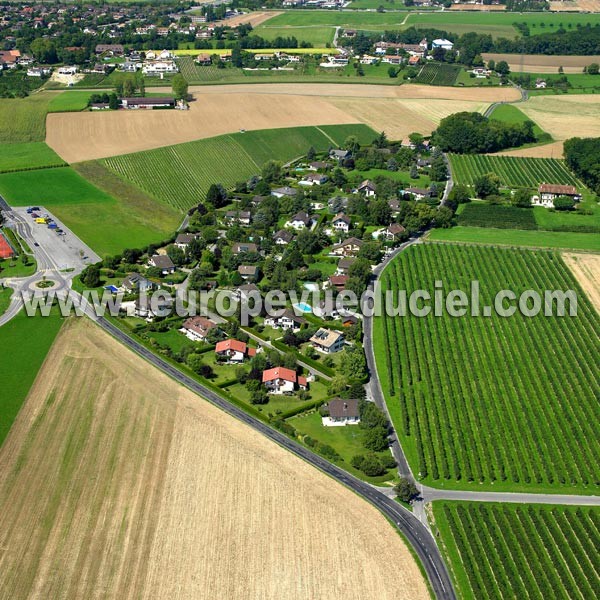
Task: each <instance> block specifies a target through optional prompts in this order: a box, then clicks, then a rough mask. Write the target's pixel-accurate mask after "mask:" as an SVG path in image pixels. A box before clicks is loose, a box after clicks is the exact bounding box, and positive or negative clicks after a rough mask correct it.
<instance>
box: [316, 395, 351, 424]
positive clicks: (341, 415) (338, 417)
mask: <svg viewBox="0 0 600 600" xmlns="http://www.w3.org/2000/svg"><path fill="white" fill-rule="evenodd" d="M325 409H326V411H327V412H328V413H329V415H328V416H324V417H323V425H325V427H336V426H340V425H357V424H358V423H360V412H359V410H358V400H356V399H349V400H342V399H341V398H333V399H332V400H330V401H329V402H328V403H327V405H326V406H325Z"/></svg>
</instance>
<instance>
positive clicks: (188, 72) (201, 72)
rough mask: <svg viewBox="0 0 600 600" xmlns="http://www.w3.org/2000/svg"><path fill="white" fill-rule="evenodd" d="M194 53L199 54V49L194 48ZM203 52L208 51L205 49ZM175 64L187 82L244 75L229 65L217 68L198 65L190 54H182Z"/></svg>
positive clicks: (217, 79)
mask: <svg viewBox="0 0 600 600" xmlns="http://www.w3.org/2000/svg"><path fill="white" fill-rule="evenodd" d="M194 52H195V53H196V54H200V52H202V51H201V50H195V51H194ZM205 52H210V51H208V50H206V51H205ZM177 65H178V66H179V70H180V71H181V74H182V75H183V76H184V77H185V78H186V80H187V81H188V82H189V83H201V82H204V81H211V82H218V81H227V80H230V79H241V78H243V77H244V71H242V69H236V68H234V67H229V68H227V69H217V67H215V66H213V65H210V66H200V65H197V64H196V63H195V62H194V59H193V58H192V57H191V56H182V57H180V58H178V59H177Z"/></svg>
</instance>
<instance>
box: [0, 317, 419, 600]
mask: <svg viewBox="0 0 600 600" xmlns="http://www.w3.org/2000/svg"><path fill="white" fill-rule="evenodd" d="M0 573H2V575H1V576H0V597H1V598H11V600H19V599H25V598H118V599H119V600H121V599H129V598H131V599H133V598H136V599H137V598H148V599H152V600H157V599H163V598H164V599H169V600H171V599H173V598H177V599H183V600H185V599H190V600H191V599H194V600H202V599H206V600H215V599H217V598H222V599H228V600H231V599H233V600H236V599H240V600H248V599H251V598H252V599H254V598H256V599H258V598H260V599H262V600H271V599H272V600H291V599H298V600H300V599H302V600H306V599H311V600H335V599H337V598H339V599H344V600H363V599H364V598H377V599H383V600H387V599H389V600H398V599H405V600H409V599H410V600H418V599H421V598H422V599H426V598H429V595H428V592H427V588H426V585H425V583H424V580H423V578H422V575H421V572H420V570H419V569H418V567H417V565H416V563H415V561H414V559H413V558H412V555H411V554H410V552H409V551H408V549H407V548H406V546H405V545H404V543H403V541H402V539H401V537H400V536H398V535H397V534H396V532H395V531H394V530H393V529H392V527H391V526H390V525H389V524H388V523H387V521H386V520H385V519H384V518H383V516H381V515H380V514H379V513H378V512H377V511H376V510H375V509H374V508H372V507H371V506H370V505H368V504H367V503H365V502H363V501H362V500H361V499H360V498H358V497H357V496H355V495H354V494H353V493H352V492H350V491H349V490H347V489H346V488H344V487H342V486H340V485H338V484H337V483H336V482H334V481H333V480H331V479H330V478H328V477H326V476H325V475H323V474H321V473H320V472H319V471H317V470H315V469H313V468H312V467H310V466H309V465H308V464H306V463H304V462H303V461H301V460H300V459H298V458H296V457H294V456H293V455H292V454H290V453H288V452H286V451H285V450H283V449H282V448H280V447H279V446H277V445H276V444H273V443H271V442H269V441H268V440H267V439H266V438H264V437H263V436H261V435H260V434H258V433H257V432H254V431H253V430H252V429H250V428H248V427H247V426H245V425H243V424H241V423H239V422H238V421H236V420H234V419H233V418H231V417H229V416H227V415H226V414H224V413H222V412H221V411H219V410H218V409H216V408H214V407H213V406H211V405H210V404H208V403H207V402H205V401H204V400H202V399H201V398H199V397H198V396H195V395H194V394H192V393H191V392H189V391H187V390H185V389H183V388H181V387H179V386H178V385H177V384H175V383H174V382H173V381H172V380H171V379H169V378H168V377H166V376H165V375H162V374H161V373H160V372H158V371H155V370H154V369H153V368H152V367H150V365H148V364H147V363H145V362H144V361H143V360H142V359H141V358H139V357H137V356H136V355H134V354H133V353H131V352H130V351H128V350H126V349H125V348H124V347H123V346H121V345H120V344H119V343H118V342H116V341H115V340H114V339H113V338H111V337H110V336H108V335H106V334H105V333H104V332H102V331H101V330H100V329H99V328H97V327H96V326H95V325H93V324H92V323H91V322H89V321H84V320H81V319H78V320H76V321H75V320H74V319H73V320H72V321H70V322H68V323H67V324H66V326H65V327H64V328H63V330H62V331H61V333H60V334H59V336H58V338H57V340H56V342H55V344H54V346H53V348H52V350H51V352H50V354H49V356H48V358H47V360H46V362H45V364H44V366H43V368H42V370H41V372H40V374H39V376H38V378H37V380H36V382H35V384H34V386H33V388H32V390H31V393H30V395H29V397H28V399H27V401H26V402H25V404H24V406H23V408H22V410H21V412H20V414H19V416H18V418H17V420H16V422H15V424H14V426H13V428H12V430H11V432H10V434H9V436H8V438H7V440H6V442H5V443H4V445H3V446H2V449H1V450H0Z"/></svg>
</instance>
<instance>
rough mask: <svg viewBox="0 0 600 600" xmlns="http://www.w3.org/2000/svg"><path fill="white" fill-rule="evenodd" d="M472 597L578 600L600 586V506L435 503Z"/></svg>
mask: <svg viewBox="0 0 600 600" xmlns="http://www.w3.org/2000/svg"><path fill="white" fill-rule="evenodd" d="M433 515H434V518H435V524H436V526H437V528H438V530H439V533H440V535H441V541H442V549H443V551H445V554H446V556H447V559H448V562H449V563H450V569H451V572H452V574H453V577H454V581H455V584H456V587H457V588H458V589H457V591H458V594H459V597H460V598H463V599H464V600H487V599H494V600H501V599H508V598H531V599H535V600H546V599H547V598H553V599H555V600H559V599H560V600H571V599H573V598H582V599H583V598H586V599H587V598H595V597H597V595H598V593H597V592H598V590H599V589H600V558H599V554H598V548H599V547H600V508H598V507H576V506H552V505H541V504H530V505H514V504H497V503H489V504H488V503H483V502H482V503H477V502H462V503H461V502H447V501H438V502H434V503H433Z"/></svg>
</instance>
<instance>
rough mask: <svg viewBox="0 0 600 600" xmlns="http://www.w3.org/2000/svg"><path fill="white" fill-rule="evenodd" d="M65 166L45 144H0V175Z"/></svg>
mask: <svg viewBox="0 0 600 600" xmlns="http://www.w3.org/2000/svg"><path fill="white" fill-rule="evenodd" d="M65 164H66V163H65V161H64V160H63V159H62V158H61V157H60V156H58V154H56V152H54V150H52V148H50V146H47V145H46V143H45V142H23V143H16V144H0V173H3V172H6V171H16V170H18V169H32V168H35V167H54V166H57V165H65Z"/></svg>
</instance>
